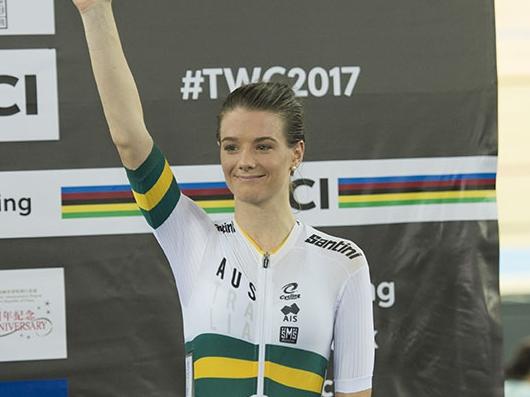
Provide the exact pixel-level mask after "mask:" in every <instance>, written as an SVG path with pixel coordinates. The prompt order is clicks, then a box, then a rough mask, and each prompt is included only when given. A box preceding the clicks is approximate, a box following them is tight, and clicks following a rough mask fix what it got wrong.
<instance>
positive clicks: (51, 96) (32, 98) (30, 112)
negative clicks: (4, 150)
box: [0, 49, 59, 141]
mask: <svg viewBox="0 0 530 397" xmlns="http://www.w3.org/2000/svg"><path fill="white" fill-rule="evenodd" d="M58 113H59V110H58V97H57V67H56V53H55V50H53V49H52V50H48V49H38V50H0V141H47V140H57V139H59V114H58Z"/></svg>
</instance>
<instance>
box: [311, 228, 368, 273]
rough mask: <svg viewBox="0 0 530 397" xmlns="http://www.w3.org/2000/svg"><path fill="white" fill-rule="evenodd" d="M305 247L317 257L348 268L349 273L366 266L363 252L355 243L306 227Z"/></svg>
mask: <svg viewBox="0 0 530 397" xmlns="http://www.w3.org/2000/svg"><path fill="white" fill-rule="evenodd" d="M304 229H305V235H304V236H303V239H304V246H305V247H306V249H308V250H311V251H312V253H314V254H315V255H318V256H321V257H325V258H327V259H329V260H332V261H333V262H337V263H340V264H342V265H343V266H346V267H347V269H348V271H349V272H352V271H355V270H357V269H359V268H360V267H362V266H364V265H365V264H366V258H365V255H364V252H363V250H362V249H361V248H360V247H359V246H358V245H357V244H356V243H355V242H353V241H351V240H348V239H346V238H342V237H337V236H334V235H331V234H328V233H325V232H322V231H320V230H318V229H316V228H314V227H312V226H308V225H305V228H304Z"/></svg>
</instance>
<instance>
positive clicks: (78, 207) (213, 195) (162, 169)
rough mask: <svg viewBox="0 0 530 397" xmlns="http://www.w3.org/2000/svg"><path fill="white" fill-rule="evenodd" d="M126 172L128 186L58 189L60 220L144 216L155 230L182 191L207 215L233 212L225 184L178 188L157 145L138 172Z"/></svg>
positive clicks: (208, 183)
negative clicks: (60, 205)
mask: <svg viewBox="0 0 530 397" xmlns="http://www.w3.org/2000/svg"><path fill="white" fill-rule="evenodd" d="M126 171H127V177H128V178H129V181H130V185H106V186H72V187H63V188H61V199H62V207H61V208H62V217H63V219H73V218H105V217H125V216H139V215H142V214H143V215H144V217H145V218H146V219H147V221H148V223H149V224H150V225H151V226H152V227H153V228H155V229H156V228H157V227H158V226H160V225H161V224H162V223H163V222H164V221H165V220H166V219H167V217H168V216H169V214H170V213H171V212H172V211H173V209H174V208H175V206H176V205H177V202H178V200H179V198H180V194H181V192H182V193H184V194H185V195H187V196H189V197H190V198H191V199H192V200H194V201H195V202H196V203H197V205H199V206H200V207H202V208H203V209H204V210H205V211H206V212H208V213H231V212H234V197H233V195H232V193H231V192H230V190H229V189H228V188H227V186H226V183H224V182H204V183H182V184H180V186H178V185H177V182H176V181H175V178H174V176H173V173H172V171H171V168H170V166H169V163H168V162H167V161H166V159H165V158H164V156H163V155H162V153H161V152H160V150H159V149H158V148H157V147H156V146H154V147H153V150H152V151H151V153H150V155H149V157H148V158H147V159H146V160H145V162H144V163H143V164H142V165H141V166H140V167H139V168H138V169H136V170H126Z"/></svg>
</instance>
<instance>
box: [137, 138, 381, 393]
mask: <svg viewBox="0 0 530 397" xmlns="http://www.w3.org/2000/svg"><path fill="white" fill-rule="evenodd" d="M127 174H128V177H129V180H130V183H131V187H132V189H133V194H134V196H135V199H136V202H137V204H138V206H139V207H140V209H141V211H142V213H143V214H144V216H145V218H146V219H147V221H148V222H149V224H150V225H151V226H152V227H153V228H154V234H155V236H156V238H157V240H158V242H159V244H160V246H161V247H162V249H163V251H164V253H165V255H166V256H167V259H168V261H169V264H170V266H171V269H172V271H173V274H174V277H175V280H176V285H177V289H178V293H179V297H180V301H181V305H182V314H183V323H184V337H185V349H186V377H187V379H186V389H187V394H186V395H187V396H197V397H210V396H211V397H214V396H215V397H249V396H268V397H306V396H307V397H310V396H311V397H316V396H320V394H321V391H322V386H323V382H324V380H325V376H326V375H325V374H326V369H327V366H328V359H329V356H330V351H331V345H332V342H333V345H334V356H333V357H334V378H335V380H334V385H335V390H336V391H339V392H344V393H351V392H356V391H361V390H365V389H369V388H370V387H371V380H372V371H373V360H374V328H373V319H372V291H371V286H370V280H369V273H368V265H367V263H366V260H365V257H364V254H363V252H362V251H361V250H360V249H359V248H358V247H357V246H356V245H355V244H353V243H352V242H350V241H347V240H342V239H339V238H336V237H332V236H329V235H327V234H325V233H322V232H320V231H317V230H315V229H313V228H312V227H309V226H306V225H304V224H302V223H300V222H298V221H297V222H296V224H295V226H294V227H293V229H292V231H291V232H290V234H289V236H288V238H287V239H286V240H285V242H284V243H283V245H282V246H281V247H280V248H279V249H278V250H277V252H273V253H270V254H268V253H263V252H260V250H259V249H258V248H257V247H256V246H255V245H254V244H253V243H252V241H251V240H250V239H249V238H248V236H246V235H245V233H244V231H242V230H241V228H240V227H239V226H238V225H237V223H236V222H235V221H234V220H233V219H229V220H227V221H225V222H217V223H214V222H213V221H212V220H211V219H210V218H209V217H208V215H207V214H206V213H205V212H204V211H203V210H202V209H201V208H199V207H198V206H197V205H196V204H195V203H194V202H193V201H192V200H191V199H189V198H188V197H186V196H184V195H182V194H180V191H179V188H178V186H177V183H176V181H175V179H174V176H173V173H172V171H171V169H170V167H169V164H168V162H167V161H166V160H165V158H164V156H163V155H162V153H161V152H160V150H159V149H158V148H157V147H156V146H155V147H154V148H153V150H152V151H151V154H150V155H149V157H148V158H147V160H146V161H145V162H144V163H143V164H142V165H141V166H140V167H139V168H138V169H137V170H135V171H131V170H127Z"/></svg>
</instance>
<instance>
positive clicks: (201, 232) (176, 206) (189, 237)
mask: <svg viewBox="0 0 530 397" xmlns="http://www.w3.org/2000/svg"><path fill="white" fill-rule="evenodd" d="M126 171H127V177H128V178H129V182H130V184H131V188H132V192H133V196H134V199H135V201H136V203H137V205H138V207H139V208H140V211H141V212H142V214H143V216H144V217H145V219H146V220H147V222H148V223H149V225H151V227H152V228H153V229H154V232H153V233H154V235H155V237H156V239H157V241H158V243H159V244H160V246H161V248H162V250H163V251H164V253H165V255H166V257H167V259H168V261H169V265H170V266H171V270H172V271H173V275H174V277H175V282H176V284H177V289H178V292H179V297H180V300H181V303H182V304H183V305H186V303H187V302H188V299H189V297H190V295H191V291H192V288H193V285H194V283H195V281H196V279H197V277H198V273H199V267H200V264H201V262H202V258H203V255H204V252H205V247H206V244H207V241H208V239H209V238H210V237H211V236H212V235H214V230H215V229H214V225H213V223H212V221H211V220H210V218H209V217H208V215H207V214H206V213H205V212H204V211H203V210H202V209H201V208H199V207H198V206H197V205H196V204H195V203H194V202H193V201H192V200H191V199H189V198H188V197H186V196H184V195H182V194H181V193H180V190H179V187H178V185H177V182H176V180H175V177H174V175H173V172H172V171H171V168H170V166H169V163H168V162H167V160H166V159H165V157H164V155H163V154H162V152H161V151H160V149H159V148H158V147H157V146H156V145H154V146H153V149H152V151H151V153H150V154H149V156H148V158H147V159H146V160H145V161H144V163H142V165H141V166H140V167H138V168H137V169H136V170H134V171H133V170H129V169H127V170H126Z"/></svg>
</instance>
